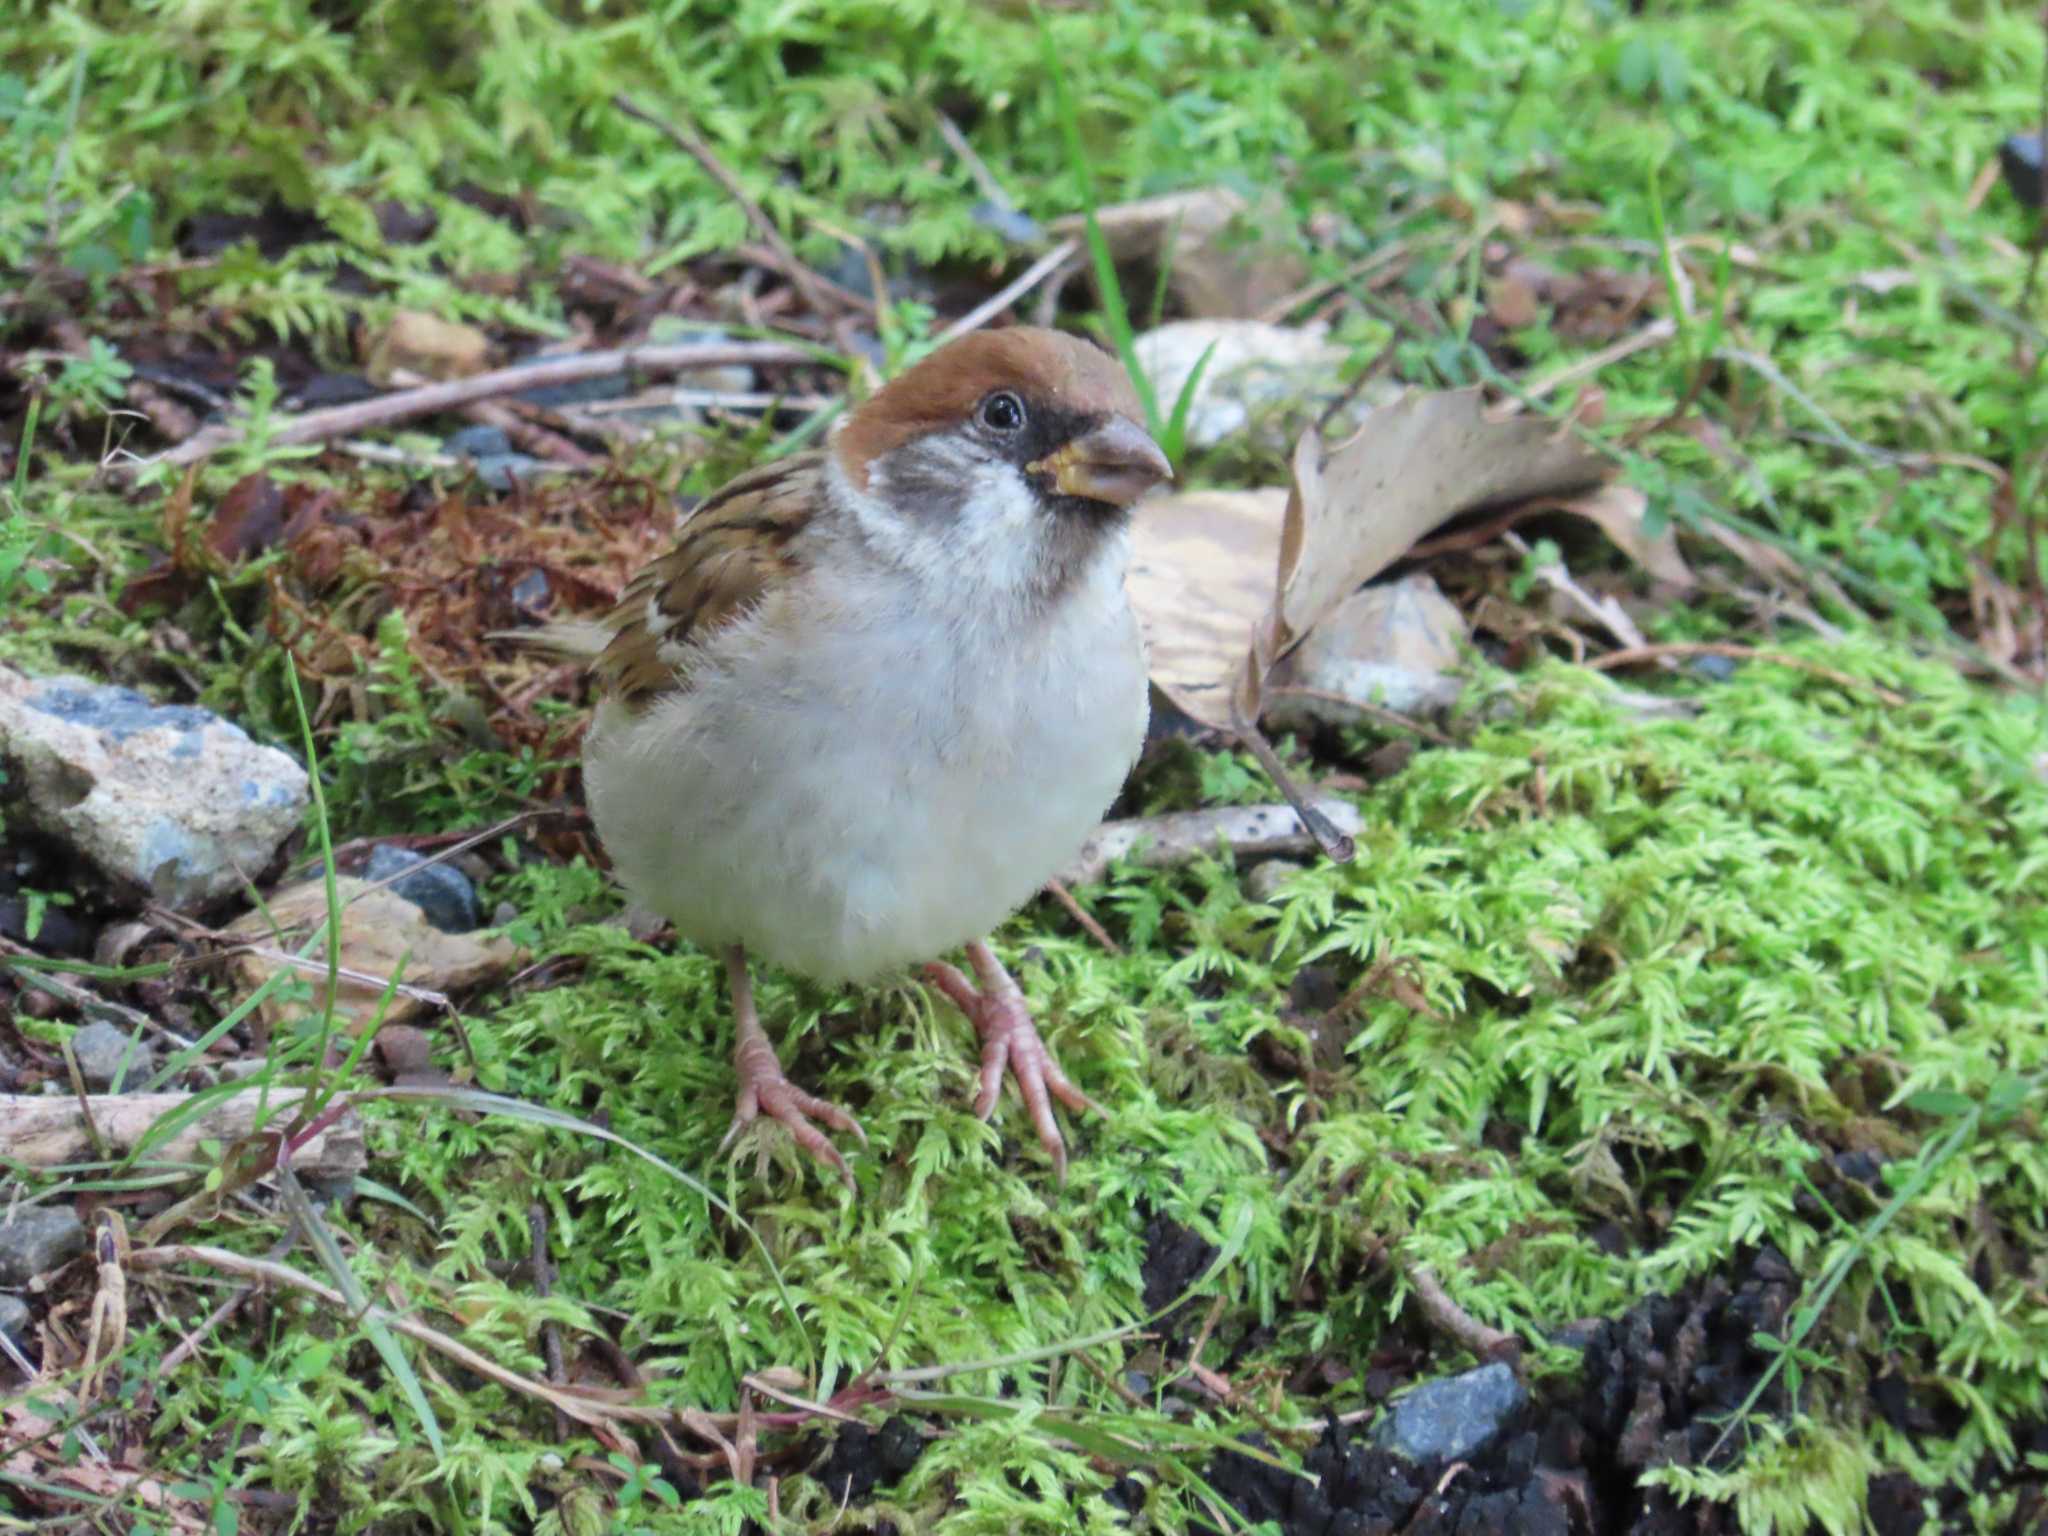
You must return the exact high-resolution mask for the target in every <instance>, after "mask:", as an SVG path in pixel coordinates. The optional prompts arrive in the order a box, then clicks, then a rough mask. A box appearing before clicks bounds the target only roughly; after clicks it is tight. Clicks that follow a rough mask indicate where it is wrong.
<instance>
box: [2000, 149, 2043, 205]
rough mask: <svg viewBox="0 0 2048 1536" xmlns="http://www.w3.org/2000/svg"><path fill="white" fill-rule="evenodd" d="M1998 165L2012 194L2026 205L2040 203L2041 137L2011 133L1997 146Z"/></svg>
mask: <svg viewBox="0 0 2048 1536" xmlns="http://www.w3.org/2000/svg"><path fill="white" fill-rule="evenodd" d="M1998 161H1999V168H2000V169H2001V170H2002V171H2003V172H2004V173H2005V184H2006V186H2007V187H2008V188H2010V189H2011V191H2012V195H2013V196H2014V197H2016V198H2018V199H2019V200H2020V201H2021V202H2023V203H2025V204H2026V205H2027V206H2028V207H2029V208H2038V207H2040V206H2041V184H2042V176H2041V136H2040V135H2039V134H2038V133H2015V134H2013V135H2012V136H2011V137H2010V138H2008V139H2007V140H2006V141H2005V142H2004V143H2003V144H2001V145H1999V146H1998Z"/></svg>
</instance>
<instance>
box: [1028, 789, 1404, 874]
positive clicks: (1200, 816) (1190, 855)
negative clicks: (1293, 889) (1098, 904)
mask: <svg viewBox="0 0 2048 1536" xmlns="http://www.w3.org/2000/svg"><path fill="white" fill-rule="evenodd" d="M1313 809H1314V810H1315V811H1316V813H1317V814H1319V815H1321V816H1323V817H1324V818H1325V819H1327V820H1328V821H1329V822H1331V823H1332V824H1333V827H1334V830H1335V831H1336V833H1337V835H1338V836H1339V837H1341V838H1343V839H1344V840H1345V841H1346V842H1349V841H1350V836H1351V834H1352V833H1354V832H1357V831H1358V830H1359V828H1360V827H1362V826H1363V825H1364V820H1363V818H1362V817H1360V815H1359V813H1358V807H1357V806H1355V805H1353V804H1351V802H1350V801H1348V800H1338V799H1334V798H1332V799H1326V800H1323V801H1320V802H1319V803H1318V804H1317V805H1316V806H1315V807H1313ZM1317 847H1318V844H1317V841H1316V839H1315V837H1314V836H1313V835H1311V833H1310V832H1309V830H1308V828H1307V827H1305V826H1303V825H1302V820H1301V817H1300V816H1299V815H1297V814H1296V813H1295V809H1294V807H1293V806H1290V805H1227V806H1219V807H1217V808H1215V809H1213V810H1206V811H1176V812H1174V813H1172V814H1170V815H1166V816H1134V817H1131V818H1130V819H1128V820H1125V821H1106V822H1104V823H1103V824H1102V825H1101V826H1099V827H1097V828H1096V829H1095V832H1094V834H1093V835H1092V836H1090V837H1089V839H1088V841H1087V842H1085V843H1083V844H1082V845H1081V851H1080V852H1079V853H1077V854H1075V855H1074V857H1073V859H1072V860H1071V861H1070V862H1069V863H1068V865H1067V867H1066V868H1065V869H1064V870H1062V871H1061V872H1060V875H1059V878H1060V880H1061V882H1062V883H1063V884H1065V885H1068V886H1076V885H1092V884H1094V883H1095V882H1096V881H1098V880H1100V879H1101V878H1102V877H1103V875H1105V874H1106V873H1108V871H1109V866H1110V865H1111V864H1113V863H1115V862H1116V861H1117V860H1118V859H1121V858H1126V857H1128V858H1134V859H1135V860H1136V861H1137V862H1138V863H1139V864H1141V865H1143V866H1144V867H1145V868H1147V869H1171V868H1173V867H1174V866H1175V865H1178V864H1187V863H1191V862H1192V861H1194V860H1195V859H1199V858H1202V857H1204V856H1206V855H1209V854H1213V853H1215V852H1216V851H1217V849H1218V848H1226V849H1228V850H1229V851H1230V852H1231V853H1233V854H1235V855H1237V857H1239V858H1241V859H1242V858H1269V857H1271V856H1273V855H1275V854H1288V853H1314V852H1315V851H1316V850H1317Z"/></svg>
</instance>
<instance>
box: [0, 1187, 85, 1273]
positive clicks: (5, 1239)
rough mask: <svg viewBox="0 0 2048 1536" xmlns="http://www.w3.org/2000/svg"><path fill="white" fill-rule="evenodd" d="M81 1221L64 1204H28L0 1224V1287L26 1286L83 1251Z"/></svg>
mask: <svg viewBox="0 0 2048 1536" xmlns="http://www.w3.org/2000/svg"><path fill="white" fill-rule="evenodd" d="M86 1243H87V1237H86V1231H85V1223H84V1222H82V1221H80V1220H79V1219H78V1214H77V1212H75V1211H73V1210H72V1209H71V1207H70V1206H68V1205H29V1206H23V1207H22V1208H20V1209H19V1210H17V1211H16V1212H15V1213H14V1220H12V1221H10V1222H8V1223H7V1224H6V1225H5V1226H0V1286H21V1285H27V1284H28V1282H29V1279H30V1278H31V1277H32V1276H35V1275H40V1274H44V1273H46V1272H47V1271H49V1270H53V1269H55V1268H56V1267H57V1266H58V1265H59V1264H62V1263H65V1262H66V1261H67V1260H70V1259H75V1258H77V1257H78V1255H80V1254H81V1253H83V1252H85V1249H86Z"/></svg>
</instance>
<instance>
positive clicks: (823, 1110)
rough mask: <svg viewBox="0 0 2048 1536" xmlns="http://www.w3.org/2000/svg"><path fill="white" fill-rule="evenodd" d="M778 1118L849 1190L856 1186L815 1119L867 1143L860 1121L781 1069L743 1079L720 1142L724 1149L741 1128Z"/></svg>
mask: <svg viewBox="0 0 2048 1536" xmlns="http://www.w3.org/2000/svg"><path fill="white" fill-rule="evenodd" d="M764 1114H765V1115H767V1116H768V1118H769V1119H771V1120H773V1121H775V1122H776V1123H777V1124H779V1125H781V1126H782V1127H783V1128H784V1129H785V1130H787V1131H788V1132H789V1134H790V1136H791V1137H792V1138H794V1139H795V1141H796V1144H797V1145H798V1146H800V1147H802V1148H803V1149H804V1150H805V1151H806V1152H808V1153H810V1155H811V1156H813V1157H815V1158H816V1159H817V1160H818V1161H819V1162H821V1163H825V1164H828V1165H829V1166H830V1167H831V1168H832V1169H833V1170H834V1171H835V1172H836V1173H837V1174H838V1175H839V1182H840V1183H842V1184H844V1185H845V1186H846V1187H847V1188H848V1189H852V1188H853V1187H854V1183H853V1172H852V1170H851V1169H849V1168H848V1167H847V1166H846V1159H845V1158H843V1157H841V1156H840V1155H839V1149H838V1148H837V1147H835V1146H833V1145H832V1142H831V1139H830V1138H829V1137H827V1136H826V1134H825V1133H824V1132H823V1131H821V1130H819V1129H818V1127H817V1125H816V1124H815V1123H814V1122H815V1121H818V1120H822V1121H824V1123H825V1124H826V1125H828V1126H830V1127H831V1128H832V1129H833V1130H835V1131H839V1132H842V1133H847V1132H850V1133H851V1134H852V1135H854V1136H856V1137H858V1138H859V1139H860V1144H861V1145H862V1146H866V1145H867V1144H868V1135H867V1132H866V1131H863V1130H862V1129H861V1128H860V1122H859V1121H858V1120H856V1119H854V1118H853V1116H852V1115H850V1114H848V1113H847V1112H846V1111H845V1110H843V1109H841V1108H840V1107H839V1106H838V1105H837V1104H834V1103H832V1102H830V1101H829V1100H826V1099H821V1098H818V1097H817V1096H816V1095H814V1094H809V1093H805V1092H804V1091H803V1090H802V1089H801V1088H799V1087H797V1086H796V1085H795V1084H794V1083H792V1082H790V1081H789V1079H788V1078H786V1077H784V1076H782V1075H781V1073H780V1072H777V1073H775V1074H774V1075H773V1076H766V1075H763V1074H759V1073H756V1074H755V1075H754V1076H753V1077H752V1078H751V1079H749V1080H747V1081H744V1082H742V1084H741V1087H740V1096H739V1102H738V1103H737V1104H736V1105H735V1106H734V1109H733V1117H732V1125H731V1126H730V1127H729V1128H728V1129H727V1131H726V1133H725V1139H724V1140H723V1141H721V1142H720V1143H719V1144H718V1150H719V1151H721V1152H723V1151H725V1150H726V1149H727V1148H729V1147H730V1146H731V1145H732V1144H733V1142H735V1141H736V1140H738V1139H739V1134H740V1132H741V1131H743V1130H745V1129H746V1128H747V1127H748V1126H750V1125H752V1124H753V1123H754V1121H755V1120H757V1119H758V1118H760V1116H762V1115H764Z"/></svg>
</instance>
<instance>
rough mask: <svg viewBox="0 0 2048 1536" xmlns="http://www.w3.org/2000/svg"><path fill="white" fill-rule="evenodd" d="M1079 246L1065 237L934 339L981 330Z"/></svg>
mask: <svg viewBox="0 0 2048 1536" xmlns="http://www.w3.org/2000/svg"><path fill="white" fill-rule="evenodd" d="M1080 249H1081V244H1080V242H1079V241H1078V240H1062V241H1061V242H1060V243H1059V244H1058V245H1056V246H1054V247H1053V248H1052V249H1051V250H1049V251H1047V252H1046V253H1045V254H1044V255H1043V256H1041V257H1039V258H1038V260H1036V261H1034V262H1033V263H1031V265H1030V266H1028V267H1026V268H1025V269H1024V270H1023V272H1021V273H1020V274H1018V276H1017V277H1016V279H1015V280H1014V281H1012V282H1010V283H1007V284H1005V285H1004V286H1003V288H1002V289H1001V290H1000V291H998V292H997V293H995V294H993V295H992V296H990V297H989V298H986V299H984V300H982V302H981V303H979V304H977V305H975V306H974V308H972V309H970V310H969V311H967V313H966V314H964V315H962V316H961V317H960V318H959V319H958V320H955V321H954V322H953V323H952V324H951V325H949V326H947V327H946V328H945V329H944V330H943V331H941V332H939V334H938V335H937V336H935V337H933V338H932V339H933V340H934V341H941V342H944V341H951V340H953V339H954V338H955V337H958V336H965V335H966V334H967V333H968V332H969V331H978V330H980V329H981V328H982V327H983V326H984V325H987V324H988V323H989V321H991V320H993V319H995V317H996V316H997V315H999V314H1001V313H1002V312H1003V311H1004V310H1006V309H1008V308H1009V307H1010V306H1011V305H1012V304H1014V303H1016V302H1017V301H1018V300H1019V299H1021V298H1023V297H1024V295H1025V294H1027V293H1029V292H1030V291H1031V290H1032V289H1034V288H1036V287H1037V286H1038V285H1039V284H1040V283H1042V282H1044V281H1045V280H1046V279H1047V278H1048V277H1050V276H1052V274H1053V273H1055V272H1057V271H1058V270H1059V269H1060V268H1061V267H1063V266H1065V265H1066V264H1067V263H1068V262H1069V261H1071V260H1073V258H1074V256H1075V255H1076V254H1077V253H1078V252H1079V251H1080Z"/></svg>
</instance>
